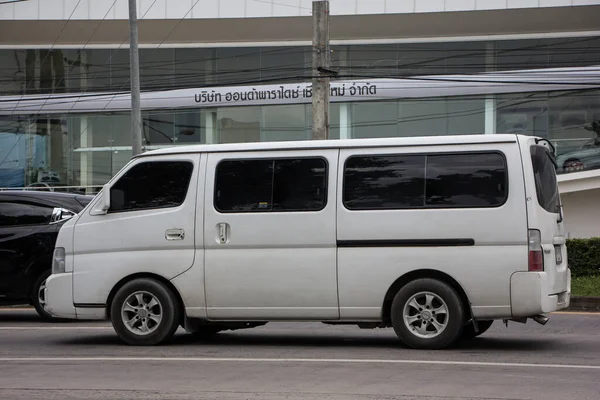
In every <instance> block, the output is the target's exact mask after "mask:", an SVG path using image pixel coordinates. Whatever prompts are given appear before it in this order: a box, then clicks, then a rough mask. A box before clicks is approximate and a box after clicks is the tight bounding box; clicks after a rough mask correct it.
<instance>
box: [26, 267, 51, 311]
mask: <svg viewBox="0 0 600 400" xmlns="http://www.w3.org/2000/svg"><path fill="white" fill-rule="evenodd" d="M51 273H52V272H51V271H50V270H47V271H44V272H42V274H41V275H40V276H38V278H37V279H36V280H35V282H34V283H33V287H32V289H31V304H32V305H33V307H35V311H37V313H38V314H39V316H40V317H42V319H44V320H46V321H51V320H53V319H54V318H53V317H52V314H50V313H49V312H48V311H46V280H47V279H48V277H49V276H50V275H51Z"/></svg>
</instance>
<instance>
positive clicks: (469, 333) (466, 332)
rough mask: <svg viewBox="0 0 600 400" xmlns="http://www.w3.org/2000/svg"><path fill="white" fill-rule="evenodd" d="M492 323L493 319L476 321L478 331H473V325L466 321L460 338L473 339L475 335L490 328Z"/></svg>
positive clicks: (481, 333)
mask: <svg viewBox="0 0 600 400" xmlns="http://www.w3.org/2000/svg"><path fill="white" fill-rule="evenodd" d="M493 323H494V321H493V320H486V321H477V328H478V331H477V332H475V327H474V326H473V324H472V323H468V324H467V325H465V327H464V329H463V332H462V335H461V338H462V339H473V338H476V337H477V336H480V335H483V334H484V333H485V332H486V331H487V330H488V329H490V327H491V326H492V324H493Z"/></svg>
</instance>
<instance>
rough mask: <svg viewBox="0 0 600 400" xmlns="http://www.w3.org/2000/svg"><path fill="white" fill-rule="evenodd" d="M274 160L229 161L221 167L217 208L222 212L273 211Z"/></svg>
mask: <svg viewBox="0 0 600 400" xmlns="http://www.w3.org/2000/svg"><path fill="white" fill-rule="evenodd" d="M272 197H273V161H272V160H227V161H222V162H220V163H219V165H218V166H217V171H216V181H215V208H216V209H217V210H219V211H221V212H248V211H252V212H265V211H271V208H272V206H273V205H272Z"/></svg>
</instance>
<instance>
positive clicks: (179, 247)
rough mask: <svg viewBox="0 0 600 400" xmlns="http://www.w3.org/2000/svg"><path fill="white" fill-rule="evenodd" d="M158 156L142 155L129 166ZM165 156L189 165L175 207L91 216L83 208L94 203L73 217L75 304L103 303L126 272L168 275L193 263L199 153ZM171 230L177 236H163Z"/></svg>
mask: <svg viewBox="0 0 600 400" xmlns="http://www.w3.org/2000/svg"><path fill="white" fill-rule="evenodd" d="M161 160H162V159H161V158H150V157H148V158H142V159H138V160H136V161H135V162H133V163H131V164H130V165H129V168H134V167H135V166H136V165H137V164H139V163H145V162H152V161H161ZM169 161H188V162H190V163H192V164H193V165H194V169H193V172H192V175H191V179H190V183H189V187H188V193H187V196H186V198H185V200H184V202H183V204H181V205H180V206H178V207H173V208H161V209H150V210H139V211H129V212H115V213H111V212H109V213H108V214H106V215H92V213H91V212H89V210H92V209H93V208H94V206H93V205H92V207H89V208H88V209H87V210H88V212H86V213H84V214H82V215H81V217H80V218H79V220H78V221H77V224H76V225H75V230H74V238H75V240H74V248H75V257H74V275H73V288H74V289H73V302H74V303H75V304H76V305H77V304H106V302H107V299H108V295H109V293H110V291H111V290H112V289H113V287H114V286H115V285H116V284H117V283H118V282H119V281H120V280H121V279H123V278H125V277H127V276H129V275H133V274H136V273H140V272H142V273H150V274H156V275H159V276H162V277H164V278H166V279H172V278H174V277H175V276H177V275H179V274H181V273H182V272H184V271H186V270H188V269H189V268H190V267H192V265H193V264H194V256H195V251H196V250H195V243H194V241H195V225H196V223H195V220H196V193H197V191H198V188H197V183H198V170H199V164H200V155H198V154H188V155H180V156H172V157H169ZM124 171H126V170H124ZM124 171H122V172H124ZM122 175H123V173H121V174H119V175H118V176H116V177H115V179H114V180H113V181H118V179H119V178H120V177H121V176H122ZM98 197H101V195H100V196H98ZM96 200H97V201H98V202H99V201H102V199H101V198H98V199H96ZM172 229H181V230H183V231H184V232H185V235H184V237H183V240H167V238H166V234H167V231H170V230H172Z"/></svg>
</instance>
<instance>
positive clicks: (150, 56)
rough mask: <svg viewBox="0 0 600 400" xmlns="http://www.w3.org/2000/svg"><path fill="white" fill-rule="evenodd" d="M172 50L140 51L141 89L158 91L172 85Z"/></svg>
mask: <svg viewBox="0 0 600 400" xmlns="http://www.w3.org/2000/svg"><path fill="white" fill-rule="evenodd" d="M173 61H174V50H173V49H141V50H140V85H141V87H142V89H154V90H160V89H163V88H171V87H173V84H174V76H173V73H174V70H173V68H174V62H173Z"/></svg>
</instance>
